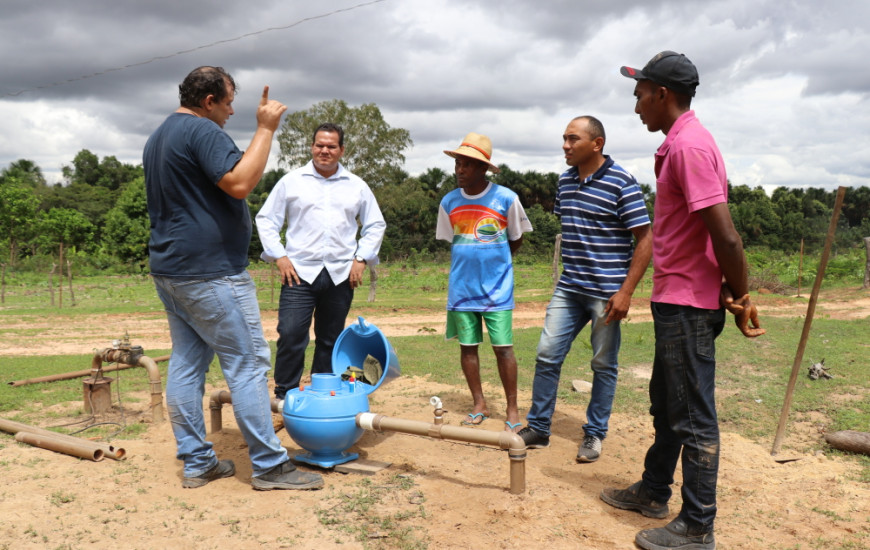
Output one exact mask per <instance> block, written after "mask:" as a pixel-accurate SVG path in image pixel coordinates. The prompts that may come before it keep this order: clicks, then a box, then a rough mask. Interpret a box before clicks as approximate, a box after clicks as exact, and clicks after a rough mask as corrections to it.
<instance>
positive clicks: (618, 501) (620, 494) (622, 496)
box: [600, 481, 669, 548]
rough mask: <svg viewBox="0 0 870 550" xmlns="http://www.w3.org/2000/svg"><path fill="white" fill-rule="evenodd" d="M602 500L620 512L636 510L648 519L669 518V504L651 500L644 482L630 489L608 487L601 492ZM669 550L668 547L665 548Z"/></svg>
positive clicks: (639, 482)
mask: <svg viewBox="0 0 870 550" xmlns="http://www.w3.org/2000/svg"><path fill="white" fill-rule="evenodd" d="M600 497H601V500H603V501H604V502H606V503H607V504H609V505H611V506H613V507H615V508H619V509H620V510H635V511H637V512H640V513H641V514H643V515H645V516H646V517H648V518H655V519H662V518H665V517H667V515H668V513H669V510H668V503H667V502H656V501H654V500H653V499H652V498H650V497H649V496H648V495H647V493H646V489H644V488H643V482H642V481H638V482H637V483H635V484H634V485H632V486H631V487H629V488H628V489H615V488H613V487H608V488H607V489H604V490H603V491H601V495H600ZM665 548H667V547H665Z"/></svg>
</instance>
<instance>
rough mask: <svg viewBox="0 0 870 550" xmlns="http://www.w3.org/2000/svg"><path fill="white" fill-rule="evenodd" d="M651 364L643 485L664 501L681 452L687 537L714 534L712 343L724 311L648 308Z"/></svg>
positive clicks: (715, 473) (716, 442)
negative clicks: (649, 437) (650, 432)
mask: <svg viewBox="0 0 870 550" xmlns="http://www.w3.org/2000/svg"><path fill="white" fill-rule="evenodd" d="M651 309H652V314H653V321H654V323H655V335H656V344H655V350H656V351H655V359H654V361H653V373H652V379H651V380H650V384H649V396H650V403H651V405H650V414H652V416H653V427H654V428H655V441H654V442H653V444H652V446H651V447H650V448H649V450H648V451H647V454H646V460H645V461H644V472H643V483H644V487H645V488H646V490H647V491H648V492H649V494H650V495H651V496H653V498H654V500H656V501H659V502H667V501H668V499H669V498H670V497H671V488H670V485H671V484H672V483H673V482H674V470H675V469H676V467H677V460H678V459H679V458H680V453H681V452H682V469H683V488H682V496H683V507H682V509H681V510H680V514H679V515H680V517H681V518H682V519H683V520H684V521H685V522H686V524H687V525H688V526H689V529H690V532H692V533H704V532H708V531H711V530H712V529H713V520H714V519H715V517H716V482H717V479H718V475H719V421H718V418H717V416H716V401H715V389H716V347H715V343H714V341H715V339H716V337H717V336H719V333H721V332H722V328H723V326H724V324H725V310H724V309H718V310H711V309H697V308H693V307H688V306H677V305H673V304H665V303H661V302H653V303H652V304H651Z"/></svg>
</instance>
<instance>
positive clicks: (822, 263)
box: [770, 187, 846, 455]
mask: <svg viewBox="0 0 870 550" xmlns="http://www.w3.org/2000/svg"><path fill="white" fill-rule="evenodd" d="M845 195H846V188H845V187H840V188H839V189H838V190H837V200H836V201H835V203H834V212H833V214H832V215H831V225H829V226H828V236H827V237H826V238H825V249H824V250H823V251H822V257H821V259H820V260H819V270H818V272H817V273H816V282H815V283H814V284H813V291H812V294H810V301H809V304H807V316H806V318H805V319H804V329H803V332H801V339H800V342H798V349H797V352H796V353H795V356H794V363H792V366H791V378H789V380H788V388H787V389H786V391H785V401H784V402H783V404H782V414H781V415H780V417H779V426H777V428H776V437H775V438H774V440H773V449H772V450H771V451H770V454H772V455H775V454H776V453H778V452H779V448H780V447H781V446H782V437H783V435H784V434H785V426H786V423H787V422H788V411H789V410H790V409H791V400H792V397H793V396H794V386H795V383H796V382H797V376H798V372H799V371H800V369H801V362H802V361H803V358H804V350H805V349H806V347H807V340H808V339H809V336H810V327H811V326H812V325H813V315H814V314H815V311H816V301H817V300H818V299H819V289H820V288H821V287H822V279H823V278H824V277H825V267H826V266H827V265H828V256H829V255H830V253H831V246H832V245H833V243H834V233H835V232H836V230H837V220H838V219H839V218H840V209H842V207H843V197H844V196H845Z"/></svg>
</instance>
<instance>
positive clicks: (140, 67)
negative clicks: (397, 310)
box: [0, 0, 870, 185]
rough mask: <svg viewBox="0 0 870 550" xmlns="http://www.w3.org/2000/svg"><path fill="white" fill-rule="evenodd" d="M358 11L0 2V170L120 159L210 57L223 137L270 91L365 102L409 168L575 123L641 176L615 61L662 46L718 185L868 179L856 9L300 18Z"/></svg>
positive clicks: (801, 6)
mask: <svg viewBox="0 0 870 550" xmlns="http://www.w3.org/2000/svg"><path fill="white" fill-rule="evenodd" d="M361 3H363V2H361V1H359V0H340V1H339V0H331V1H330V0H324V1H322V2H319V3H300V2H277V1H274V0H250V1H248V2H244V3H241V2H238V3H221V4H216V3H214V2H211V1H205V0H194V1H192V2H191V1H184V2H181V1H178V0H174V1H165V0H160V1H149V2H119V1H108V0H77V1H75V2H69V1H61V0H48V1H40V2H33V1H27V0H17V1H13V2H5V3H4V7H3V17H2V19H0V49H2V51H3V55H2V56H0V96H3V97H0V116H3V117H4V118H3V119H4V121H5V122H4V125H5V126H6V128H4V129H5V130H7V131H6V132H5V136H3V135H0V167H2V166H4V165H6V164H8V162H11V161H13V160H16V159H18V158H34V157H36V156H39V162H40V163H43V162H46V163H50V164H51V166H44V169H46V170H49V171H51V170H57V166H59V165H60V164H61V163H66V164H69V162H71V159H72V158H73V157H74V155H75V154H76V152H78V151H79V150H80V149H82V148H90V149H92V151H94V152H95V153H97V154H98V155H101V156H102V155H109V154H112V155H116V156H118V157H119V158H120V159H122V160H124V161H127V162H138V158H139V155H140V151H141V146H142V144H143V143H144V140H145V139H146V138H147V135H148V134H149V133H150V132H151V131H153V128H155V127H156V126H157V125H158V124H159V123H160V121H161V120H162V119H163V118H164V117H165V116H166V114H167V113H168V112H171V111H172V110H173V109H174V108H175V107H176V106H177V103H178V95H177V89H178V83H179V82H180V81H181V80H182V79H183V78H184V76H185V75H186V74H187V72H189V71H190V69H192V68H194V67H196V66H199V65H203V64H213V65H221V66H223V67H225V68H226V69H227V70H229V71H230V72H231V73H232V74H233V75H234V77H235V78H236V80H237V83H238V84H239V85H240V87H241V89H240V92H239V94H238V95H237V99H236V102H235V108H236V115H235V116H234V117H233V118H232V119H231V121H230V123H229V124H228V125H227V130H228V131H229V132H230V133H231V134H232V135H233V137H234V138H236V139H237V140H239V141H240V145H242V146H244V145H246V141H247V140H248V139H249V138H250V134H251V133H252V132H253V130H254V128H255V117H254V113H255V108H256V104H257V100H258V98H259V95H260V93H261V91H262V86H263V85H264V84H269V85H270V87H271V94H272V97H274V98H276V99H279V100H280V101H282V102H284V103H286V104H287V105H288V107H289V109H290V110H291V111H294V110H300V109H306V108H308V107H310V106H311V105H312V104H314V103H317V102H320V101H325V100H329V99H334V98H338V99H343V100H345V101H347V102H348V103H349V104H351V105H359V104H362V103H375V104H377V105H378V106H379V107H380V108H381V110H382V112H384V114H385V116H386V118H387V120H388V122H389V123H390V124H392V125H394V126H401V127H404V128H407V129H408V130H409V131H410V132H411V136H412V138H413V139H414V142H415V146H414V148H413V150H412V151H410V152H409V154H408V155H407V157H408V169H409V170H410V171H411V172H412V173H413V172H415V171H420V170H423V169H425V168H427V167H429V166H432V165H433V164H434V163H441V162H443V159H442V158H441V157H443V154H442V153H441V150H442V149H443V148H445V147H448V146H450V145H451V144H452V142H453V141H455V139H458V138H459V137H461V136H462V135H464V134H465V133H466V132H467V131H471V130H472V129H474V130H476V131H482V132H488V133H489V134H491V137H492V138H493V142H494V144H495V147H496V150H497V151H498V154H499V155H500V157H501V158H504V159H510V162H511V163H512V166H516V168H518V169H540V170H561V169H562V168H563V160H562V158H561V154H560V149H559V147H560V143H559V136H560V135H561V132H562V131H563V129H564V126H565V124H566V123H567V121H568V120H569V119H570V117H573V116H576V115H579V114H594V115H596V116H599V117H600V118H601V119H602V120H604V121H605V124H606V126H607V128H608V136H609V139H608V149H609V151H610V152H612V153H613V154H615V155H617V156H618V157H619V158H620V159H621V160H623V163H624V164H626V165H627V167H629V169H632V170H637V171H638V172H643V173H644V175H643V178H642V179H645V180H646V181H648V180H649V179H650V178H649V171H650V170H651V166H650V164H651V163H650V155H651V153H652V151H653V150H654V149H655V147H656V146H657V144H658V143H660V141H661V135H660V134H659V135H651V134H648V133H646V131H645V130H644V129H643V128H642V127H641V126H640V123H639V121H638V119H637V117H636V116H635V115H634V114H633V112H632V109H633V99H632V97H631V92H632V87H633V85H632V83H631V82H630V81H628V80H627V79H624V78H622V77H621V76H619V74H618V68H619V66H620V65H623V64H634V65H641V66H642V65H643V64H644V63H646V61H647V60H648V59H649V58H650V56H652V55H653V54H654V53H656V52H657V51H659V50H661V49H676V50H678V51H683V52H684V53H686V54H687V55H689V57H690V58H691V59H692V60H693V61H694V62H695V63H696V64H697V65H698V67H699V70H700V71H701V86H700V87H699V91H698V98H697V100H696V104H697V108H698V110H699V116H701V118H702V120H704V121H705V123H707V124H710V125H711V126H712V127H713V129H714V130H715V131H716V132H717V133H716V136H717V139H718V140H719V141H720V142H722V143H724V144H728V149H727V150H726V151H725V154H726V162H728V163H729V165H730V166H733V167H734V169H735V170H736V171H739V173H735V174H734V176H735V178H736V179H738V180H745V181H746V182H756V183H759V184H761V183H763V184H765V185H774V184H779V183H780V182H785V183H789V182H795V183H796V184H803V183H804V182H796V181H795V175H796V174H801V175H806V174H811V173H814V174H817V177H818V178H821V179H823V180H824V181H825V182H836V181H846V182H853V183H855V182H867V181H868V176H867V172H868V168H867V161H866V160H864V159H863V156H862V155H861V154H859V153H857V152H855V151H858V150H861V149H866V148H867V147H870V144H868V142H867V140H868V139H870V138H867V137H863V136H866V135H868V134H870V114H867V113H868V109H867V97H868V95H870V91H868V90H870V73H868V72H867V71H862V70H860V67H862V62H863V59H862V56H863V53H864V52H866V51H870V43H868V26H870V24H868V21H870V17H868V15H870V7H868V6H866V3H864V2H859V1H857V0H844V1H842V2H836V3H829V4H826V5H825V6H824V7H821V6H820V5H819V4H817V3H810V2H809V1H806V0H789V1H786V2H782V1H774V0H762V1H753V2H749V1H747V0H733V1H727V2H726V1H712V2H711V1H707V0H682V1H680V0H673V1H665V2H655V3H650V2H645V1H642V0H631V1H624V0H617V1H614V2H606V3H605V2H597V3H588V2H576V1H575V0H553V1H548V2H544V3H542V2H528V1H525V0H503V1H501V2H497V3H493V2H473V1H468V0H464V1H461V0H432V1H429V2H399V1H395V0H386V1H383V2H380V3H375V4H371V5H368V6H364V7H360V8H358V9H353V10H352V11H343V12H338V13H335V14H333V15H329V16H328V17H319V16H323V15H325V14H329V13H331V12H335V11H337V10H343V9H348V8H353V7H354V6H357V5H358V4H361ZM315 17H319V18H315ZM308 18H315V19H309V20H306V19H308ZM294 23H295V26H292V28H282V29H277V28H278V27H287V26H289V25H293V24H294ZM270 28H275V29H276V30H269V29H270ZM236 38H238V39H237V40H235V39H236ZM227 40H230V41H228V42H224V41H227ZM178 52H183V53H178ZM143 62H147V63H144V64H143ZM124 67H127V68H124ZM108 69H121V70H111V71H109V70H108ZM83 77H84V78H83ZM67 81H69V82H67ZM55 83H61V84H60V85H56V86H51V85H52V84H55ZM23 90H24V92H23V93H21V94H20V95H17V96H8V95H7V96H4V94H11V93H16V92H19V91H23ZM53 128H56V129H53ZM820 128H823V129H824V130H823V131H821V130H820ZM10 134H14V135H10ZM819 134H823V135H824V136H825V139H824V140H822V141H819V140H818V138H817V137H816V136H818V135H819ZM723 148H724V147H723ZM97 149H99V150H97ZM439 166H440V165H439ZM447 167H448V168H449V163H448V165H447ZM442 168H443V166H442ZM828 184H829V185H830V183H828Z"/></svg>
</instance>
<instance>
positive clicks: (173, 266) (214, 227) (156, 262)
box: [142, 113, 251, 279]
mask: <svg viewBox="0 0 870 550" xmlns="http://www.w3.org/2000/svg"><path fill="white" fill-rule="evenodd" d="M142 158H143V167H144V169H145V188H146V192H147V196H148V215H149V217H150V219H151V240H150V241H149V243H148V249H149V254H150V262H151V273H152V274H154V275H160V276H164V277H184V278H192V279H199V278H214V277H223V276H227V275H235V274H238V273H241V272H242V271H243V270H244V269H245V268H246V267H247V265H248V246H249V245H250V242H251V216H250V214H249V212H248V203H247V202H246V201H245V200H244V199H234V198H233V197H231V196H229V195H228V194H226V193H225V192H224V191H223V190H222V189H221V188H220V187H218V186H217V183H218V182H219V181H220V179H221V178H222V177H223V176H224V174H226V173H227V172H229V171H230V170H232V168H233V167H234V166H235V165H236V163H237V162H239V159H241V158H242V152H241V151H240V150H239V148H238V147H236V145H235V143H233V140H232V139H230V137H229V136H228V135H227V134H226V132H224V131H223V129H222V128H221V127H220V126H218V125H217V124H215V123H214V122H212V121H211V120H209V119H207V118H200V117H196V116H193V115H188V114H182V113H174V114H172V115H170V116H169V117H168V118H167V119H166V120H165V121H164V122H163V124H161V125H160V127H159V128H157V130H156V131H155V132H154V133H153V134H152V135H151V137H150V138H148V142H147V143H146V144H145V151H144V154H143V157H142Z"/></svg>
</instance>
